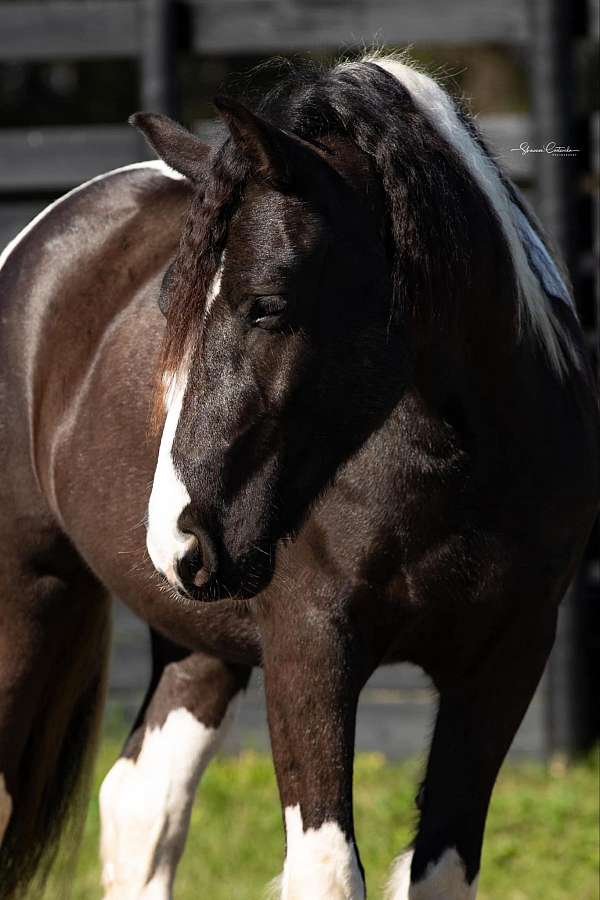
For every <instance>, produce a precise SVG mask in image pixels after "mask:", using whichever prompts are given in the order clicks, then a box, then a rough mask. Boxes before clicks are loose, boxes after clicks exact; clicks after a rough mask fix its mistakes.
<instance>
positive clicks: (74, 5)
mask: <svg viewBox="0 0 600 900" xmlns="http://www.w3.org/2000/svg"><path fill="white" fill-rule="evenodd" d="M139 13H140V4H139V2H134V0H130V2H128V0H93V2H89V0H79V2H59V3H27V2H25V3H0V59H2V60H3V61H5V62H6V61H16V60H37V59H39V60H44V61H48V60H52V59H61V60H63V59H64V60H66V59H83V58H85V59H94V58H95V59H114V58H115V57H123V56H125V57H126V56H134V55H135V54H136V53H137V52H138V47H139V21H138V17H139Z"/></svg>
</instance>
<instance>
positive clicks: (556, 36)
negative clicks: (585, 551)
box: [530, 0, 587, 758]
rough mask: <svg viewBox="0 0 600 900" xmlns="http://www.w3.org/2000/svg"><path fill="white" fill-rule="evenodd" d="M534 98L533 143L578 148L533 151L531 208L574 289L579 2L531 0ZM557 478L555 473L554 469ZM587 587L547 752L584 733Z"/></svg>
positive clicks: (571, 633) (564, 646)
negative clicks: (567, 152)
mask: <svg viewBox="0 0 600 900" xmlns="http://www.w3.org/2000/svg"><path fill="white" fill-rule="evenodd" d="M530 10H531V17H532V19H531V25H532V27H531V34H532V47H531V49H532V64H531V82H530V84H531V101H532V109H533V115H534V123H535V130H536V137H535V140H536V146H538V147H539V146H544V145H545V144H546V143H547V142H549V141H555V142H556V143H557V144H563V145H570V146H571V147H573V148H574V149H578V150H579V153H578V154H577V156H575V157H573V156H570V157H569V156H566V157H559V156H553V155H550V154H547V153H539V154H536V206H537V211H538V213H539V216H540V219H541V220H542V222H543V224H544V226H545V227H546V228H547V230H548V232H549V234H550V236H551V238H552V239H553V240H554V242H555V243H556V244H557V246H558V247H559V249H560V250H561V251H562V254H563V256H564V258H565V261H566V262H567V264H568V266H569V269H570V272H571V274H572V277H573V282H574V286H575V289H576V295H577V281H578V263H579V259H578V256H580V255H581V250H582V243H583V239H584V235H582V234H581V233H580V226H579V224H578V223H579V217H578V206H579V204H580V200H579V196H578V192H579V190H580V186H579V181H580V177H581V172H582V166H585V157H586V149H587V148H586V147H579V146H578V144H579V140H580V139H581V134H579V135H578V129H577V120H576V115H577V110H576V95H577V79H576V71H575V58H574V57H575V38H576V34H577V29H578V25H579V24H580V22H579V21H578V15H579V16H580V15H581V2H580V0H572V2H571V3H566V2H564V0H533V2H532V3H531V7H530ZM557 477H560V473H557ZM584 589H585V588H584V585H583V584H582V580H581V579H577V580H576V581H575V582H574V584H573V585H572V586H571V587H570V588H569V590H568V591H567V593H566V596H565V598H564V600H563V602H562V606H561V610H560V617H559V624H558V629H557V634H556V641H555V645H554V650H553V652H552V655H551V657H550V660H549V663H548V667H547V670H546V674H545V678H544V682H543V684H544V699H545V712H546V715H545V720H546V721H545V744H546V754H547V756H548V757H550V758H551V757H554V756H556V755H557V754H558V755H564V756H566V757H570V756H572V755H573V754H574V753H576V752H577V750H579V749H581V746H582V735H584V734H585V731H586V723H585V721H584V719H585V717H586V709H585V704H584V703H582V698H583V696H584V695H585V690H586V687H587V686H586V684H585V677H584V673H583V669H582V666H581V656H582V650H583V648H582V642H581V615H582V595H581V591H582V590H584Z"/></svg>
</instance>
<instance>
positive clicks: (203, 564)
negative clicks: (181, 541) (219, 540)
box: [177, 529, 217, 588]
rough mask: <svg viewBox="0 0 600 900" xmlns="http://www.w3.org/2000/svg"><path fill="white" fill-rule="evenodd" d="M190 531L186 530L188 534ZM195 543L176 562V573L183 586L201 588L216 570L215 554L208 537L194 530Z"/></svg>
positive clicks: (198, 530)
mask: <svg viewBox="0 0 600 900" xmlns="http://www.w3.org/2000/svg"><path fill="white" fill-rule="evenodd" d="M190 532H191V529H188V533H190ZM193 533H194V536H195V538H196V541H195V542H194V546H193V547H192V548H191V549H190V550H188V552H187V553H186V554H185V556H183V557H181V559H179V560H178V562H177V573H178V575H179V577H180V579H181V581H182V583H183V584H184V586H186V587H189V586H192V585H193V586H194V587H197V588H203V587H204V586H205V585H206V584H207V583H208V582H209V581H210V579H211V578H212V576H213V574H214V573H215V572H216V569H217V554H216V551H215V549H214V546H213V544H212V541H211V540H210V538H209V537H208V535H207V534H206V533H205V532H203V531H200V529H194V532H193Z"/></svg>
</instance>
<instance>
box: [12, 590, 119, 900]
mask: <svg viewBox="0 0 600 900" xmlns="http://www.w3.org/2000/svg"><path fill="white" fill-rule="evenodd" d="M109 645H110V608H109V606H108V604H107V603H105V602H100V603H95V604H93V608H91V609H90V608H88V609H87V610H86V617H85V623H82V628H81V630H80V631H79V632H78V635H77V646H75V647H73V646H71V647H70V648H69V649H68V650H67V651H66V652H65V653H64V654H62V656H61V659H60V666H61V671H60V672H58V671H57V672H56V677H55V678H54V679H52V684H49V685H48V686H47V688H46V691H45V694H44V697H43V702H42V703H41V704H40V706H39V709H38V712H37V714H36V716H35V719H34V721H33V723H32V729H31V733H30V735H29V739H28V742H27V745H26V748H25V750H24V752H23V755H22V758H21V762H20V767H19V791H18V795H17V797H16V798H15V802H14V806H13V810H12V815H11V819H10V821H9V825H8V828H7V831H6V834H5V836H4V841H3V842H2V847H1V848H0V898H1V900H16V898H18V897H22V896H23V895H24V893H25V891H26V889H28V888H29V889H31V888H32V887H33V885H32V882H33V883H34V884H35V890H34V892H33V893H32V895H31V896H40V895H41V893H42V889H43V885H44V883H45V881H46V878H47V876H48V873H49V870H50V868H51V866H52V864H53V862H54V861H55V858H56V855H57V850H58V848H59V839H60V837H61V835H63V833H65V832H66V834H65V841H63V842H61V857H62V854H63V850H64V849H65V848H66V845H67V843H68V844H69V846H70V849H71V852H69V849H68V848H67V850H66V852H67V855H68V858H69V859H70V860H72V859H74V855H75V854H74V852H73V851H74V849H75V848H76V846H77V844H78V839H79V837H80V835H81V832H82V828H81V825H82V823H83V818H84V816H85V812H86V807H87V795H88V788H89V782H90V776H91V771H92V764H93V761H94V757H95V751H96V747H97V741H98V735H99V730H100V722H101V717H102V709H103V706H104V697H105V689H106V680H107V677H106V676H107V671H108V651H109Z"/></svg>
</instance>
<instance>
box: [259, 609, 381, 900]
mask: <svg viewBox="0 0 600 900" xmlns="http://www.w3.org/2000/svg"><path fill="white" fill-rule="evenodd" d="M279 616H283V617H284V618H285V621H278V617H279ZM294 617H295V618H294ZM292 619H294V621H292ZM353 651H354V648H353V647H352V645H351V639H350V638H349V636H348V634H347V633H343V632H342V630H341V629H340V627H339V626H338V625H336V624H334V623H333V622H332V621H331V620H330V619H329V618H328V617H327V616H326V615H325V614H323V613H320V612H319V611H317V610H313V611H312V612H311V614H310V615H305V616H303V615H302V612H301V611H300V610H298V611H296V612H294V611H291V612H290V611H289V610H288V611H287V612H282V613H278V611H277V610H275V611H273V615H272V616H270V617H269V623H268V628H266V629H265V634H264V669H265V689H266V695H267V711H268V719H269V728H270V733H271V743H272V748H273V758H274V762H275V769H276V773H277V781H278V785H279V792H280V797H281V803H282V807H283V813H284V820H285V833H286V857H285V865H284V870H283V874H282V876H281V878H280V880H279V881H278V883H277V884H276V885H274V890H275V891H276V892H277V893H278V895H280V897H281V900H362V898H364V897H365V886H364V877H363V870H362V866H361V864H360V860H359V855H358V850H357V846H356V841H355V837H354V825H353V814H352V769H353V761H354V733H355V718H356V705H357V701H358V694H359V690H360V687H359V686H358V685H357V683H356V681H357V680H356V679H355V677H354V668H353V665H354V652H353Z"/></svg>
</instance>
